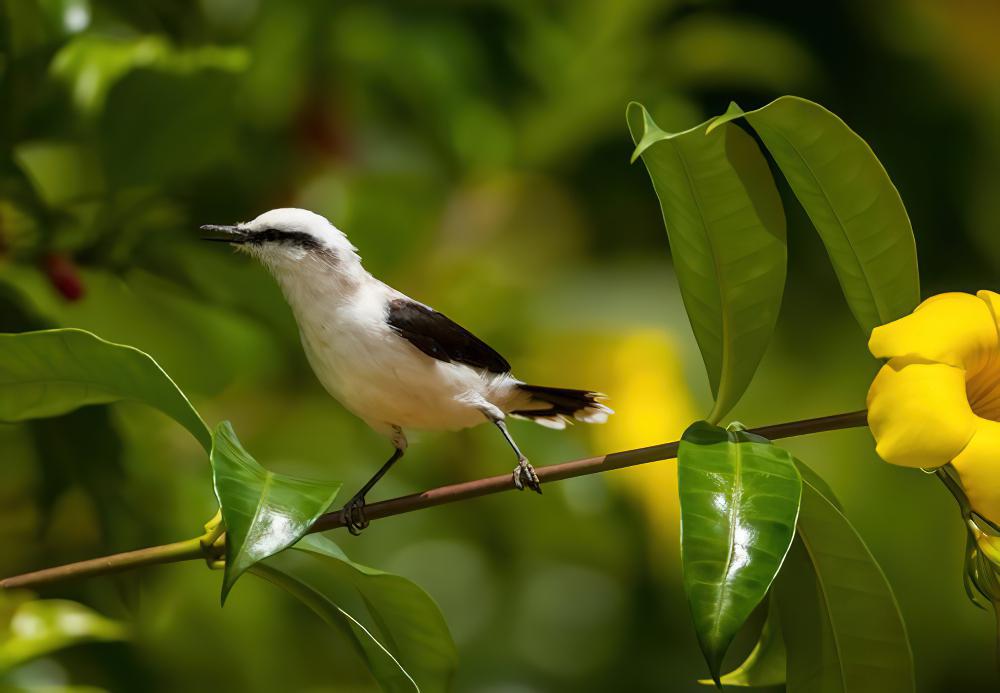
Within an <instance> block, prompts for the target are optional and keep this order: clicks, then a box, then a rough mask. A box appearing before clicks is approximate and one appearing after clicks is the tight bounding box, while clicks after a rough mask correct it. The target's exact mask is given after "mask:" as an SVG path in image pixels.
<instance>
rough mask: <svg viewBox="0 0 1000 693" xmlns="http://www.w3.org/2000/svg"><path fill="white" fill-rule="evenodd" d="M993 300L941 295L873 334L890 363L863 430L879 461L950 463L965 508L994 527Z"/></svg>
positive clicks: (999, 470)
mask: <svg viewBox="0 0 1000 693" xmlns="http://www.w3.org/2000/svg"><path fill="white" fill-rule="evenodd" d="M998 314H1000V295H997V294H995V293H993V292H992V291H980V292H979V293H978V294H977V295H976V296H973V295H971V294H963V293H947V294H940V295H938V296H934V297H932V298H929V299H927V300H926V301H924V302H923V303H921V304H920V306H918V307H917V309H916V310H915V311H914V312H913V313H912V314H911V315H907V316H906V317H903V318H900V319H899V320H896V321H894V322H891V323H889V324H887V325H883V326H881V327H877V328H875V330H873V331H872V336H871V339H870V340H869V342H868V348H869V349H870V350H871V352H872V354H873V355H874V356H876V357H877V358H884V359H889V361H888V363H886V365H885V366H883V367H882V370H880V371H879V373H878V375H877V376H876V377H875V381H874V382H873V383H872V386H871V389H870V390H869V391H868V425H869V426H870V427H871V430H872V433H873V434H874V436H875V440H876V441H877V444H878V445H877V448H876V450H877V452H878V454H879V456H880V457H881V458H882V459H884V460H885V461H886V462H891V463H892V464H899V465H904V466H907V467H921V468H934V467H940V466H941V465H943V464H947V463H948V462H951V463H952V465H953V466H954V467H955V469H956V470H957V471H958V474H959V477H960V478H961V481H962V486H963V488H964V489H965V493H966V496H967V497H968V499H969V502H970V504H971V505H972V508H973V509H974V510H975V511H976V512H978V513H979V514H980V515H982V516H983V517H985V518H987V519H988V520H990V521H991V522H994V523H1000V341H998V322H997V316H998Z"/></svg>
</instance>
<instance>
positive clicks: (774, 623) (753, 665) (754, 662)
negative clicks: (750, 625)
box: [698, 596, 785, 688]
mask: <svg viewBox="0 0 1000 693" xmlns="http://www.w3.org/2000/svg"><path fill="white" fill-rule="evenodd" d="M774 602H775V600H774V597H773V596H772V597H770V598H769V599H768V602H767V620H765V621H764V627H763V628H761V631H760V637H758V638H757V644H756V645H754V648H753V649H752V650H751V651H750V654H749V655H747V658H746V659H745V660H743V663H742V664H740V665H739V666H738V667H736V668H735V669H733V670H732V671H731V672H729V673H728V674H726V675H725V676H723V677H722V678H721V679H719V681H720V683H721V684H722V685H723V686H737V687H741V688H760V687H762V686H779V685H781V684H783V683H784V682H785V639H784V638H783V637H782V634H781V621H780V620H779V616H778V613H777V609H776V608H775V605H774ZM698 683H703V684H706V685H712V684H714V683H715V682H714V681H711V680H708V679H703V680H700V681H699V682H698Z"/></svg>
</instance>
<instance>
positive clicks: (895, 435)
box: [868, 358, 977, 468]
mask: <svg viewBox="0 0 1000 693" xmlns="http://www.w3.org/2000/svg"><path fill="white" fill-rule="evenodd" d="M976 420H977V419H976V416H975V415H974V414H973V413H972V409H971V408H970V407H969V402H968V400H967V399H966V397H965V372H964V371H963V370H962V369H961V368H955V367H953V366H948V365H945V364H942V363H914V362H913V361H912V360H908V359H901V358H899V359H892V360H891V361H890V362H889V363H887V364H886V365H885V366H883V367H882V370H880V371H879V372H878V375H877V376H875V380H874V382H872V386H871V389H870V390H869V391H868V426H869V427H870V428H871V431H872V434H873V435H874V436H875V441H876V442H877V443H878V445H877V447H876V452H878V455H879V457H881V458H882V459H883V460H885V461H886V462H889V463H891V464H898V465H902V466H904V467H923V468H932V467H939V466H941V465H943V464H946V463H947V462H949V461H951V459H952V458H953V457H955V455H957V454H958V453H959V452H961V451H962V449H963V448H964V447H965V445H966V444H967V443H968V442H969V439H970V438H971V437H972V434H973V433H975V430H976Z"/></svg>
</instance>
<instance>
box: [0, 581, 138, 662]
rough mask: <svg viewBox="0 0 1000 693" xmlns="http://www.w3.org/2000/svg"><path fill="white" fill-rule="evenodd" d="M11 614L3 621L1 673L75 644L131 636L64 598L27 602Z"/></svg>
mask: <svg viewBox="0 0 1000 693" xmlns="http://www.w3.org/2000/svg"><path fill="white" fill-rule="evenodd" d="M4 611H7V610H6V609H4ZM7 613H8V614H9V620H8V621H6V622H5V623H3V624H0V672H3V671H6V670H8V669H11V668H12V667H15V666H17V665H19V664H21V663H23V662H26V661H28V660H30V659H34V658H36V657H41V656H44V655H47V654H49V653H51V652H55V651H56V650H60V649H62V648H64V647H69V646H71V645H76V644H79V643H84V642H95V641H101V642H105V641H114V640H124V639H126V638H127V637H128V631H127V630H126V628H125V626H123V625H122V624H120V623H118V622H117V621H112V620H110V619H107V618H105V617H104V616H101V615H100V614H98V613H97V612H96V611H93V610H91V609H89V608H87V607H85V606H83V605H82V604H78V603H76V602H71V601H66V600H63V599H44V600H33V601H23V602H21V603H20V604H15V605H13V607H12V608H11V609H10V610H9V611H7Z"/></svg>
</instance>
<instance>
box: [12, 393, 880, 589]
mask: <svg viewBox="0 0 1000 693" xmlns="http://www.w3.org/2000/svg"><path fill="white" fill-rule="evenodd" d="M865 425H867V413H866V412H865V411H855V412H850V413H848V414H836V415H834V416H823V417H819V418H816V419H805V420H802V421H791V422H789V423H781V424H774V425H771V426H762V427H760V428H752V429H749V430H750V432H751V433H756V434H757V435H761V436H763V437H765V438H768V439H771V440H777V439H779V438H790V437H793V436H801V435H807V434H809V433H819V432H821V431H836V430H840V429H844V428H857V427H859V426H865ZM679 444H680V442H679V441H674V442H671V443H663V444H661V445H653V446H650V447H648V448H637V449H635V450H626V451H624V452H614V453H611V454H609V455H602V456H599V457H587V458H584V459H580V460H573V461H572V462H563V463H562V464H552V465H548V466H545V467H536V469H535V471H536V472H537V473H538V478H539V479H540V480H541V481H543V482H550V481H560V480H562V479H570V478H573V477H577V476H585V475H587V474H597V473H599V472H609V471H612V470H615V469H622V468H624V467H634V466H636V465H640V464H647V463H649V462H658V461H661V460H669V459H673V458H675V457H677V448H678V446H679ZM514 488H515V487H514V481H513V477H512V475H511V474H501V475H499V476H491V477H488V478H486V479H477V480H475V481H466V482H463V483H460V484H450V485H448V486H439V487H438V488H433V489H430V490H429V491H424V492H423V493H414V494H412V495H409V496H402V497H400V498H393V499H391V500H385V501H380V502H378V503H372V504H370V505H367V506H366V507H365V516H366V517H367V518H368V519H369V520H377V519H379V518H383V517H389V516H391V515H401V514H403V513H408V512H412V511H414V510H420V509H422V508H430V507H433V506H435V505H443V504H445V503H454V502H456V501H460V500H465V499H468V498H478V497H479V496H486V495H489V494H491V493H499V492H501V491H510V490H513V489H514ZM343 526H344V517H343V514H342V512H341V511H339V510H338V511H336V512H332V513H327V514H326V515H323V516H322V517H320V518H319V520H317V521H316V523H315V524H314V525H313V526H312V527H311V528H310V529H309V532H310V533H312V532H325V531H327V530H330V529H336V528H337V527H343ZM202 540H203V537H198V538H195V539H189V540H187V541H181V542H177V543H175V544H167V545H164V546H154V547H151V548H148V549H139V550H137V551H129V552H127V553H119V554H114V555H112V556H105V557H103V558H94V559H91V560H88V561H81V562H79V563H70V564H69V565H63V566H58V567H55V568H47V569H45V570H39V571H36V572H33V573H25V574H24V575H17V576H14V577H9V578H6V579H5V580H0V588H3V589H14V588H21V587H38V586H41V585H47V584H50V583H53V582H58V581H60V580H66V579H69V578H74V577H85V576H91V575H104V574H108V573H116V572H120V571H123V570H131V569H133V568H138V567H141V566H146V565H154V564H157V563H174V562H178V561H189V560H194V559H197V558H209V559H212V558H217V555H215V551H216V550H215V549H213V548H211V547H209V548H204V547H203V542H202Z"/></svg>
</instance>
